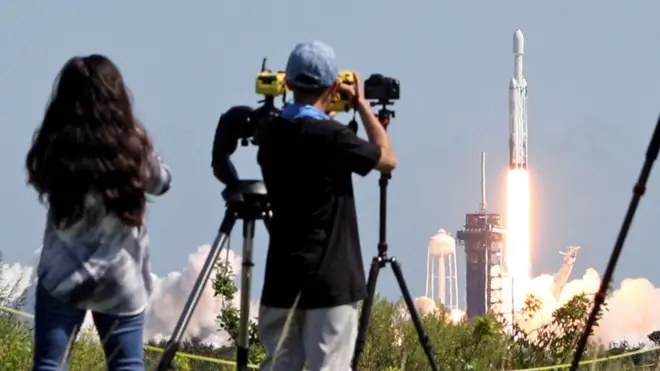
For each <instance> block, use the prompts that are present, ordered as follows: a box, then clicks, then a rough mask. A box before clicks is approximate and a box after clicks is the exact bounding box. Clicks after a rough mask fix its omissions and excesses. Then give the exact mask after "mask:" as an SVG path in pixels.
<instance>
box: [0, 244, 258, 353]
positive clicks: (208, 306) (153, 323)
mask: <svg viewBox="0 0 660 371" xmlns="http://www.w3.org/2000/svg"><path fill="white" fill-rule="evenodd" d="M209 250H210V246H209V245H202V246H200V247H199V248H198V249H197V251H195V252H194V253H192V254H190V255H189V256H188V264H187V266H186V267H184V268H183V269H182V270H181V271H180V272H172V273H169V274H168V275H167V276H165V277H157V276H156V275H153V277H154V292H153V294H152V296H151V301H150V304H149V307H148V308H147V321H146V325H145V337H146V338H147V339H156V340H161V339H164V338H167V337H169V336H170V334H171V332H172V330H173V329H174V326H175V325H176V322H177V320H178V319H179V316H180V314H181V311H182V310H183V306H184V305H185V303H186V300H187V298H188V296H189V295H190V292H191V290H192V288H193V286H194V284H195V280H196V279H197V275H198V274H199V272H200V270H201V269H202V266H203V265H204V261H205V260H206V258H207V256H208V253H209ZM38 252H39V251H37V255H36V257H35V261H34V263H33V264H32V265H31V266H21V265H20V264H13V265H7V264H3V265H2V267H1V269H0V272H2V275H1V276H0V294H3V295H7V294H9V292H8V290H5V292H2V288H3V287H5V288H12V287H17V288H18V289H14V290H12V291H13V294H12V296H13V299H15V298H17V297H18V296H19V295H20V294H21V293H22V292H24V290H25V289H27V303H26V305H25V307H24V308H23V310H24V311H25V312H27V313H34V287H35V285H34V283H35V282H36V279H35V271H34V269H33V267H36V265H37V263H38ZM221 259H223V260H225V259H228V260H229V262H230V265H231V267H232V270H233V272H234V274H236V276H237V277H239V276H240V268H241V257H240V256H238V255H236V254H235V253H234V251H233V250H224V251H222V252H221ZM214 276H215V274H214V273H212V274H211V279H213V277H214ZM239 299H240V291H239V292H237V293H236V295H235V296H234V302H233V304H234V305H235V306H236V307H239V305H240V303H239ZM222 308H223V300H222V299H221V298H219V297H215V296H214V292H213V286H212V282H210V281H209V283H208V285H207V286H206V287H205V288H204V291H203V293H202V295H201V298H200V300H199V303H198V304H197V308H196V309H195V312H194V313H193V316H192V318H191V320H190V324H189V325H188V327H187V329H186V333H185V337H192V336H194V337H198V338H201V339H203V340H204V341H205V342H208V343H212V344H214V345H216V346H220V345H223V344H226V342H227V340H228V337H227V334H226V333H224V332H221V331H220V325H219V323H218V321H217V316H218V315H219V314H220V311H221V310H222ZM257 313H258V303H254V302H253V303H251V306H250V317H252V318H254V317H255V316H256V314H257ZM83 326H84V327H93V322H92V319H91V316H90V315H89V314H88V315H87V317H86V318H85V323H84V325H83Z"/></svg>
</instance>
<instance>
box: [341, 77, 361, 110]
mask: <svg viewBox="0 0 660 371" xmlns="http://www.w3.org/2000/svg"><path fill="white" fill-rule="evenodd" d="M353 78H354V80H355V83H354V84H351V85H349V84H339V86H338V90H339V92H340V93H343V94H346V95H347V96H348V97H349V98H350V99H351V100H352V101H353V104H354V105H355V108H357V107H359V106H360V105H361V104H363V103H364V102H366V99H364V88H363V86H362V78H361V77H360V73H359V72H355V71H353Z"/></svg>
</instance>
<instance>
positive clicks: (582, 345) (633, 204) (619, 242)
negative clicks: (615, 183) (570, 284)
mask: <svg viewBox="0 0 660 371" xmlns="http://www.w3.org/2000/svg"><path fill="white" fill-rule="evenodd" d="M659 152H660V118H659V119H658V122H657V123H656V125H655V129H654V130H653V136H652V137H651V142H650V143H649V146H648V148H647V150H646V158H645V161H644V165H643V166H642V170H641V172H640V173H639V177H638V178H637V183H635V186H634V187H633V196H632V199H631V200H630V205H629V206H628V211H627V212H626V216H625V218H624V219H623V224H622V225H621V230H620V231H619V236H618V237H617V239H616V242H615V243H614V249H613V250H612V255H611V256H610V260H609V262H608V263H607V268H605V273H604V274H603V278H602V279H601V281H600V287H599V288H598V292H596V295H595V296H594V305H593V307H592V308H591V312H590V313H589V318H588V319H587V322H586V324H585V326H584V330H583V331H582V335H581V336H580V339H579V341H578V343H577V347H576V348H575V354H574V355H573V361H572V362H571V368H570V371H576V370H577V369H578V368H579V367H580V359H581V358H582V354H583V353H584V352H585V350H586V349H587V342H588V341H589V336H591V335H592V330H593V327H594V326H595V325H596V322H597V321H598V315H599V314H600V313H601V312H600V311H601V309H602V308H601V307H602V306H603V303H604V302H605V298H606V297H607V290H608V288H609V286H610V282H611V281H612V276H613V275H614V269H615V268H616V264H617V262H618V261H619V256H620V255H621V250H623V244H624V242H625V241H626V237H628V231H629V230H630V225H631V224H632V221H633V217H634V216H635V213H636V212H637V205H639V201H640V200H641V199H642V196H643V195H644V193H645V192H646V183H647V182H648V180H649V176H650V175H651V170H652V169H653V164H654V163H655V160H656V159H657V158H658V153H659Z"/></svg>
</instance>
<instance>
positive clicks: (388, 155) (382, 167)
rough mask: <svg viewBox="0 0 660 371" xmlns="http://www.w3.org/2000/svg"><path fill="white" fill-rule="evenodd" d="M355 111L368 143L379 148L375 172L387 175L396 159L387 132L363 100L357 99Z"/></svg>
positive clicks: (393, 166)
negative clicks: (357, 113)
mask: <svg viewBox="0 0 660 371" xmlns="http://www.w3.org/2000/svg"><path fill="white" fill-rule="evenodd" d="M356 108H357V110H358V112H359V113H360V118H361V119H362V125H364V129H365V131H366V132H367V136H368V137H369V142H371V143H373V144H375V145H377V146H378V147H379V148H380V157H379V159H378V162H377V163H376V166H375V168H376V170H378V171H380V172H381V173H389V172H391V171H392V170H394V168H395V167H396V163H397V159H396V156H394V152H393V151H392V143H390V138H389V137H388V135H387V131H385V128H384V127H383V125H382V124H381V123H380V122H379V121H378V118H377V117H376V115H374V114H373V112H371V107H370V105H369V102H367V101H366V100H364V99H358V104H357V107H356Z"/></svg>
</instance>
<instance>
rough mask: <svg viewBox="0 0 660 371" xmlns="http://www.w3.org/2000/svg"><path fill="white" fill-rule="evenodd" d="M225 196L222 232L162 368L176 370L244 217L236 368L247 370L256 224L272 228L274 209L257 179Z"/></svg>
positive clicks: (164, 355)
mask: <svg viewBox="0 0 660 371" xmlns="http://www.w3.org/2000/svg"><path fill="white" fill-rule="evenodd" d="M222 196H223V198H224V199H225V201H226V203H227V211H226V212H225V217H224V219H223V220H222V223H221V224H220V229H219V230H218V235H217V236H216V238H215V240H214V241H213V245H212V246H211V250H210V252H209V256H208V257H207V258H206V261H205V262H204V266H203V267H202V270H201V272H200V273H199V276H198V277H197V281H195V286H194V287H193V289H192V292H191V293H190V296H189V297H188V301H187V302H186V305H185V307H184V308H183V311H182V313H181V316H180V317H179V321H178V322H177V324H176V327H175V328H174V331H173V332H172V336H171V337H170V340H169V341H168V342H167V346H166V347H165V351H164V352H163V356H162V357H161V358H160V361H159V363H158V368H157V370H158V371H166V370H172V369H174V367H173V364H172V361H173V360H174V356H175V354H176V352H177V351H178V350H179V346H180V345H181V341H182V339H183V334H184V333H185V331H186V328H187V327H188V324H189V323H190V319H191V317H192V314H193V312H194V311H195V308H196V307H197V303H198V302H199V299H200V297H201V295H202V292H203V291H204V288H205V287H206V284H207V283H208V280H209V278H210V276H211V272H212V271H213V268H214V266H215V264H216V262H217V261H218V257H219V256H220V252H221V251H222V249H223V248H224V247H225V244H226V243H227V239H228V237H229V235H230V234H231V231H232V229H233V228H234V224H235V223H236V220H237V219H242V220H243V264H242V268H241V307H240V319H239V324H238V339H237V341H236V345H237V347H238V349H237V350H236V369H237V370H239V371H247V369H248V349H249V345H250V344H249V335H250V334H249V317H250V313H249V311H250V285H251V281H252V266H253V263H252V240H253V239H254V227H255V224H256V222H255V221H256V220H263V221H264V223H265V224H266V228H268V224H269V221H270V208H269V204H268V196H267V193H266V186H265V185H264V184H263V182H260V181H256V180H245V181H240V182H238V183H237V184H235V185H232V186H229V187H227V188H226V189H225V190H224V191H223V192H222Z"/></svg>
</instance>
